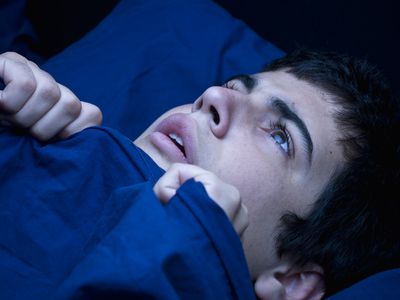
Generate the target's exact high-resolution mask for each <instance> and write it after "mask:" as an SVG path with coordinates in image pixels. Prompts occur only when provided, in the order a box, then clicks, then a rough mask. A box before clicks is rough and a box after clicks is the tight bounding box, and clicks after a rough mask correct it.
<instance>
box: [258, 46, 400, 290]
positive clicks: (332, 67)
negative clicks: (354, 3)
mask: <svg viewBox="0 0 400 300" xmlns="http://www.w3.org/2000/svg"><path fill="white" fill-rule="evenodd" d="M276 70H285V71H286V72H288V73H290V74H292V75H294V76H295V77H296V78H298V79H300V80H305V81H307V82H308V83H310V84H312V85H314V86H316V87H318V88H321V89H322V90H324V91H325V92H327V93H328V94H330V96H331V97H330V99H332V101H333V102H334V103H335V104H337V107H338V111H337V113H335V114H334V119H335V121H336V124H337V126H338V128H339V130H340V132H341V133H342V136H341V139H340V141H339V142H340V143H341V145H342V146H343V150H344V153H345V161H346V162H345V164H344V165H343V166H341V167H340V168H338V170H337V172H336V174H334V176H333V177H332V178H331V180H330V182H329V183H328V184H327V186H326V187H325V188H324V190H323V191H322V193H321V194H320V195H319V197H318V199H317V201H316V203H315V205H314V207H313V209H312V211H311V213H309V215H308V216H306V217H305V218H302V217H299V216H297V215H295V214H292V213H288V214H285V215H284V216H283V217H282V231H281V232H280V234H279V236H278V237H277V247H278V253H279V255H283V254H289V256H290V257H291V258H293V260H294V261H295V263H297V264H299V265H302V264H305V263H308V262H313V263H317V264H319V265H321V266H322V267H323V268H324V271H325V280H326V286H327V294H332V293H333V292H336V291H338V290H340V289H342V288H345V287H347V286H349V285H351V284H353V283H355V282H356V281H358V280H360V279H362V278H365V277H367V276H368V275H371V274H373V273H376V272H379V271H382V270H385V269H388V268H394V267H398V266H400V236H399V230H400V211H399V209H398V208H399V197H400V196H399V193H398V190H399V187H400V179H399V178H400V164H399V156H400V143H399V137H400V126H399V125H400V104H399V100H398V98H396V97H395V96H394V95H393V94H392V93H391V91H390V90H389V87H388V86H387V84H386V83H385V82H386V81H385V80H384V79H383V77H382V76H381V74H380V73H379V72H378V71H377V69H376V68H375V67H373V66H371V65H370V64H368V63H367V62H366V61H364V60H357V59H354V58H351V57H349V56H346V55H339V54H334V53H317V52H310V51H306V50H299V51H296V52H294V53H292V54H290V55H288V56H286V57H284V58H281V59H278V60H276V61H274V62H272V63H271V64H270V65H269V66H267V67H266V69H265V71H276Z"/></svg>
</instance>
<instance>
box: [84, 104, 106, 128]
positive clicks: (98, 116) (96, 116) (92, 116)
mask: <svg viewBox="0 0 400 300" xmlns="http://www.w3.org/2000/svg"><path fill="white" fill-rule="evenodd" d="M88 118H89V120H91V121H92V122H93V123H94V124H101V123H102V122H103V113H102V112H101V110H100V108H98V107H97V106H96V105H91V106H90V109H89V111H88Z"/></svg>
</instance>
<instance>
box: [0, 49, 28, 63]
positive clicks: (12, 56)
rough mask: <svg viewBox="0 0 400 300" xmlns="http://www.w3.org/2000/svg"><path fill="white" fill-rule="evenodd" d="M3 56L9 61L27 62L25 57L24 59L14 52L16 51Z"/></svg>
mask: <svg viewBox="0 0 400 300" xmlns="http://www.w3.org/2000/svg"><path fill="white" fill-rule="evenodd" d="M2 56H4V57H6V58H8V59H12V60H16V61H24V62H26V61H27V60H26V58H25V57H23V56H22V55H20V54H18V53H17V52H14V51H7V52H5V53H3V54H2Z"/></svg>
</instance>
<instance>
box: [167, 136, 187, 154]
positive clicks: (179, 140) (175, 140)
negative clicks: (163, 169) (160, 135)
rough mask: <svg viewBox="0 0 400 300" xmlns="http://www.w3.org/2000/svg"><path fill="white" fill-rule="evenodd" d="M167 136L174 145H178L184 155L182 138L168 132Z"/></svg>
mask: <svg viewBox="0 0 400 300" xmlns="http://www.w3.org/2000/svg"><path fill="white" fill-rule="evenodd" d="M168 137H169V138H170V139H171V141H172V142H173V143H174V144H175V146H176V147H178V149H179V150H180V151H181V152H182V153H183V155H184V156H185V157H186V152H185V147H184V146H183V140H182V138H181V137H180V136H178V135H177V134H176V133H170V134H168Z"/></svg>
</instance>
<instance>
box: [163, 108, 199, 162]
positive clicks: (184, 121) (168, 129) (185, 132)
mask: <svg viewBox="0 0 400 300" xmlns="http://www.w3.org/2000/svg"><path fill="white" fill-rule="evenodd" d="M155 131H158V132H161V133H162V134H165V135H166V136H169V135H170V134H175V135H177V136H178V137H180V138H181V139H182V142H183V148H184V150H185V152H184V154H185V156H186V159H187V161H188V163H193V158H194V157H193V156H194V147H195V144H194V141H195V137H194V135H195V124H194V121H193V120H192V119H191V118H190V117H189V116H188V114H184V113H176V114H173V115H170V116H168V117H167V118H165V119H164V120H162V121H161V122H160V123H159V124H158V125H157V127H156V129H155Z"/></svg>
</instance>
